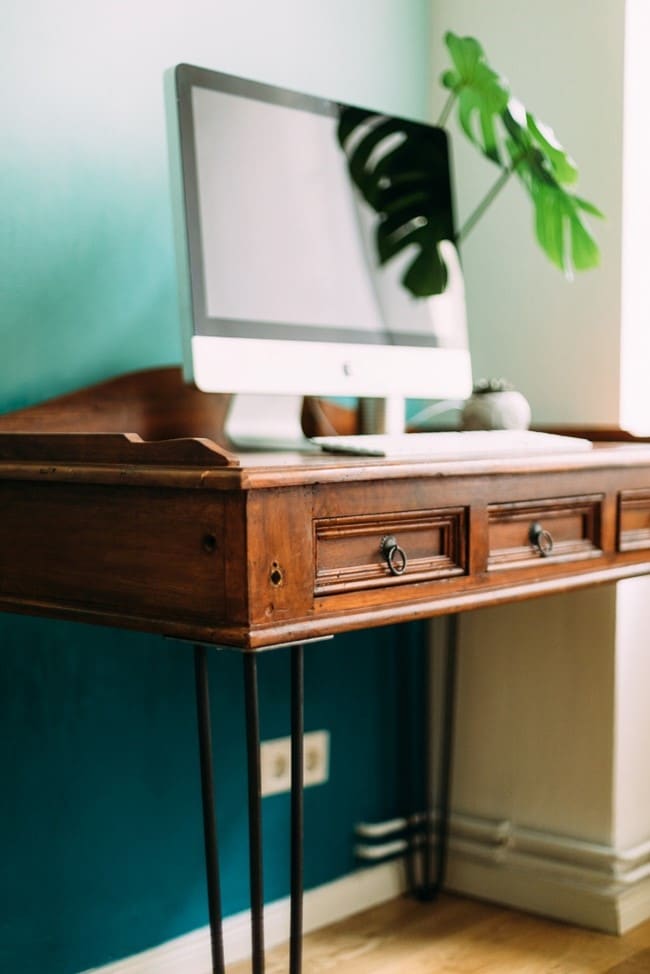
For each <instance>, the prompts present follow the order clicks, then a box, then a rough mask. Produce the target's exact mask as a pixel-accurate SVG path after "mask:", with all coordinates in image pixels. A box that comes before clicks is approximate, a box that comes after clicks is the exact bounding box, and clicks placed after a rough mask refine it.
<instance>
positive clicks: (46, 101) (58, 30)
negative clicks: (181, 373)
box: [0, 0, 429, 974]
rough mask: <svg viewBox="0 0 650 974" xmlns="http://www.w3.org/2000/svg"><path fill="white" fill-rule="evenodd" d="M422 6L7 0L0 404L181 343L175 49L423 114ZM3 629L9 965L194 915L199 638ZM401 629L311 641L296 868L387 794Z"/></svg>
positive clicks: (223, 826)
mask: <svg viewBox="0 0 650 974" xmlns="http://www.w3.org/2000/svg"><path fill="white" fill-rule="evenodd" d="M428 20H429V12H428V3H427V2H426V0H327V2H325V0H277V2H264V0H256V2H251V0H237V2H219V0H211V2H208V0H184V2H182V3H181V2H174V3H172V2H170V0H160V2H153V0H152V2H145V0H128V2H127V0H111V2H92V0H85V2H84V0H56V2H44V0H43V2H36V0H5V4H4V6H3V11H2V34H1V37H2V40H1V41H0V43H1V44H2V52H1V54H2V56H1V57H0V90H1V91H2V97H0V131H2V136H3V138H2V149H1V152H0V212H1V213H2V219H1V221H0V267H1V268H2V270H1V273H0V341H1V343H2V355H1V356H0V411H2V410H8V409H10V408H12V407H15V406H19V405H23V404H27V403H32V402H36V401H39V400H42V399H45V398H48V397H50V396H53V395H55V394H57V393H60V392H63V391H66V390H69V389H73V388H77V387H79V386H82V385H85V384H87V383H90V382H92V381H95V380H99V379H101V378H103V377H105V376H109V375H114V374H117V373H120V372H123V371H126V370H130V369H135V368H139V367H143V366H151V365H155V364H159V363H173V362H177V361H178V360H179V356H180V342H179V338H178V334H177V313H176V298H175V283H174V270H173V255H172V239H171V221H170V214H169V205H168V199H167V168H166V148H165V137H164V126H163V99H162V72H163V69H164V68H166V67H168V66H169V65H172V64H174V63H176V62H178V61H189V62H194V63H198V64H203V65H206V66H210V67H215V68H218V69H221V70H224V71H230V72H233V73H237V74H241V75H246V76H250V77H254V78H258V79H262V80H265V81H269V82H276V83H281V84H285V85H288V86H293V87H295V88H299V89H302V90H307V91H311V92H315V93H317V94H321V95H326V96H332V97H334V98H341V99H345V100H348V101H352V102H357V103H360V104H364V105H368V106H370V107H377V108H385V109H390V110H393V111H396V112H401V113H403V114H407V115H411V116H415V117H418V116H419V117H424V116H426V110H427V99H428V76H429V74H428V73H429V52H428V48H429V37H428ZM260 159H261V164H263V146H261V147H260ZM409 638H410V637H409ZM0 646H1V647H2V648H1V650H0V768H2V773H3V788H2V795H3V797H2V799H0V832H1V833H2V835H3V868H2V870H0V970H1V971H3V972H5V971H6V972H7V974H76V972H78V971H80V970H82V969H85V968H89V967H91V966H96V965H100V964H104V963H106V962H108V961H109V960H112V959H115V958H117V957H120V956H125V955H128V954H131V953H133V952H135V951H137V950H142V949H145V948H146V947H149V946H153V945H155V944H157V943H160V942H163V941H165V940H167V939H169V938H171V937H173V936H176V935H179V934H181V933H184V932H187V931H189V930H192V929H194V928H196V927H199V926H202V925H203V924H205V923H206V922H207V909H206V894H205V879H204V875H203V867H202V861H201V857H202V838H201V828H200V809H199V796H198V777H197V759H196V751H195V741H194V733H195V713H194V702H193V688H192V681H193V677H192V659H191V653H190V652H189V651H188V649H187V647H185V646H182V645H181V644H175V643H170V642H167V641H165V640H163V639H161V638H159V637H155V636H148V635H142V634H135V633H116V632H113V631H111V630H109V629H101V628H92V627H89V626H75V625H73V624H68V623H61V622H50V621H47V620H31V619H21V618H16V617H2V618H0ZM394 653H395V639H394V636H393V633H392V631H391V630H383V631H378V632H377V633H375V634H368V635H363V634H361V635H358V636H350V637H341V638H338V639H337V640H335V641H334V643H333V644H328V645H327V647H326V649H323V647H319V646H314V647H311V649H310V652H309V653H308V655H307V659H306V685H307V695H306V696H307V699H306V707H307V711H306V723H307V727H308V729H315V728H318V727H327V728H329V729H330V731H331V735H332V737H331V746H332V753H331V762H332V764H331V780H330V783H329V784H328V785H326V786H321V787H320V788H318V789H311V790H310V792H308V795H307V797H306V827H307V835H308V837H309V836H311V837H312V838H311V842H310V846H309V848H310V853H309V854H308V856H307V862H306V879H307V883H308V884H309V885H315V884H318V883H322V882H326V881H327V880H329V879H333V878H335V877H336V876H340V875H342V874H344V873H346V872H348V871H349V870H350V869H351V868H352V867H353V864H354V862H353V856H352V829H353V826H354V824H355V822H356V821H357V820H359V819H362V818H363V819H372V818H385V817H389V816H391V815H393V814H395V812H396V794H397V792H398V789H397V787H396V778H397V775H398V773H399V762H398V761H397V759H396V757H395V741H396V723H397V722H396V718H395V696H394V688H395V683H396V680H397V672H396V669H395V663H396V661H395V656H394ZM406 655H407V657H408V656H409V654H408V653H407V654H406ZM210 666H211V674H212V680H213V683H212V685H213V715H214V719H215V737H216V740H217V741H218V742H219V743H220V746H219V748H218V750H219V755H218V758H217V769H216V770H217V780H218V782H219V791H218V806H219V826H220V833H221V839H222V867H223V874H224V877H223V878H224V890H223V892H224V903H225V909H226V912H228V913H231V912H234V911H237V910H241V909H244V908H245V907H246V905H247V880H246V853H245V839H246V822H245V816H243V814H242V805H243V801H244V796H245V789H244V782H243V775H242V767H243V764H244V755H243V750H242V748H243V733H242V731H243V723H242V714H241V685H242V679H241V667H240V660H239V658H238V657H237V655H235V654H232V653H220V654H216V653H215V654H212V657H211V661H210ZM343 671H345V673H346V680H345V683H344V684H343V683H342V681H341V679H340V674H341V673H342V672H343ZM260 676H261V705H262V731H263V735H264V736H265V737H276V736H281V735H283V734H285V733H288V709H289V704H288V697H287V693H286V687H287V682H288V673H287V660H286V654H282V653H278V654H269V655H265V656H264V658H263V660H262V662H261V674H260ZM224 742H226V744H227V746H226V747H224V746H223V743H224ZM402 810H403V809H402ZM287 818H288V803H287V801H286V796H280V797H278V798H277V799H268V800H267V801H266V802H265V829H266V834H267V838H268V839H269V856H268V861H267V863H266V893H267V896H268V897H269V898H277V897H278V896H282V895H285V894H286V892H287V888H288V874H287V872H288V871H287V864H286V863H287V860H286V854H287V841H288V832H287ZM314 836H317V837H318V838H317V840H316V841H314Z"/></svg>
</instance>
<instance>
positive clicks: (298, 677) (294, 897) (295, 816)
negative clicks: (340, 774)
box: [289, 645, 305, 974]
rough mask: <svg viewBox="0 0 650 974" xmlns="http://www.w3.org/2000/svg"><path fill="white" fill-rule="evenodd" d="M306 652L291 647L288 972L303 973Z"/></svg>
mask: <svg viewBox="0 0 650 974" xmlns="http://www.w3.org/2000/svg"><path fill="white" fill-rule="evenodd" d="M304 701H305V686H304V649H303V647H302V646H301V645H297V646H292V647H291V930H290V938H289V972H290V974H300V972H301V970H302V900H303V868H304V861H303V837H304V801H303V798H304V796H303V784H304V782H303V750H304V748H303V733H304Z"/></svg>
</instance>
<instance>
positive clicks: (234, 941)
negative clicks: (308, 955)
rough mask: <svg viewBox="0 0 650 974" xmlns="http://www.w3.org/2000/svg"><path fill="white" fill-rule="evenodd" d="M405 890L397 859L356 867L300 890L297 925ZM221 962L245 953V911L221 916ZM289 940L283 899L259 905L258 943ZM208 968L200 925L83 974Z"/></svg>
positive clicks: (320, 923) (312, 924) (198, 973)
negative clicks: (301, 899)
mask: <svg viewBox="0 0 650 974" xmlns="http://www.w3.org/2000/svg"><path fill="white" fill-rule="evenodd" d="M405 889H406V881H405V876H404V869H403V866H402V864H401V863H400V862H390V863H384V864H382V865H380V866H373V867H372V868H370V869H359V870H357V871H356V872H354V873H350V874H349V875H348V876H344V877H343V878H342V879H337V880H335V881H334V882H332V883H326V884H325V885H324V886H319V887H317V888H316V889H311V890H308V891H307V892H306V893H305V898H304V904H303V926H304V931H305V933H308V932H309V931H311V930H317V929H318V928H319V927H324V926H327V925H328V924H330V923H336V921H337V920H341V919H343V917H346V916H351V915H352V914H353V913H359V912H361V911H362V910H367V909H370V908H371V907H373V906H378V905H379V904H380V903H385V902H386V901H387V900H392V899H394V898H395V897H396V896H399V895H400V894H401V893H403V892H404V891H405ZM223 937H224V954H225V958H226V963H227V964H229V963H233V962H234V961H237V960H241V959H243V958H245V957H249V956H250V952H251V946H250V912H249V911H248V910H246V911H245V912H243V913H237V914H235V915H234V916H231V917H227V918H226V919H225V920H224V924H223ZM288 939H289V898H288V897H287V898H286V899H282V900H277V901H276V902H275V903H270V904H268V906H266V907H265V909H264V941H265V945H266V946H267V947H274V946H276V945H277V944H281V943H284V942H285V941H287V940H288ZM210 970H211V958H210V931H209V928H208V927H201V928H200V929H199V930H193V931H192V932H191V933H188V934H185V935H184V936H182V937H176V938H175V939H174V940H170V941H169V942H168V943H165V944H161V945H160V946H159V947H153V948H152V949H151V950H145V951H143V952H142V953H139V954H134V955H133V956H131V957H126V958H124V959H123V960H118V961H115V962H114V963H112V964H106V965H105V966H103V967H94V968H92V971H86V972H85V974H178V972H179V971H182V972H183V974H209V971H210Z"/></svg>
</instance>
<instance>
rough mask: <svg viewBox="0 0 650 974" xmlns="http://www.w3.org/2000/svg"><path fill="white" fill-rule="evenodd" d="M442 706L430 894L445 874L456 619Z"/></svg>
mask: <svg viewBox="0 0 650 974" xmlns="http://www.w3.org/2000/svg"><path fill="white" fill-rule="evenodd" d="M447 625H448V629H447V645H446V654H445V655H446V660H445V677H444V679H445V684H444V694H443V695H444V703H443V717H442V740H441V756H440V782H439V789H440V819H439V822H438V859H437V869H436V876H435V880H434V886H433V888H434V895H436V894H437V893H438V892H439V891H440V890H441V889H442V886H443V883H444V881H445V875H446V871H447V854H448V851H449V850H448V841H449V815H450V811H451V759H452V749H453V744H454V704H455V699H456V659H457V650H458V616H457V615H452V616H449V618H448V620H447Z"/></svg>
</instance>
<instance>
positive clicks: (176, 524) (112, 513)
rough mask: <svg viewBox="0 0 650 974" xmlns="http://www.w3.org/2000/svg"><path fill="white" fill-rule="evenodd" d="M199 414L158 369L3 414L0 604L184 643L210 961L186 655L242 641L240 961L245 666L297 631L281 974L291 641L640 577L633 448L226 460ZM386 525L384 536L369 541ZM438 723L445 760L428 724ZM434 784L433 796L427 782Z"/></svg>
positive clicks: (256, 839)
mask: <svg viewBox="0 0 650 974" xmlns="http://www.w3.org/2000/svg"><path fill="white" fill-rule="evenodd" d="M221 408H222V404H221V402H220V401H217V400H211V399H210V397H204V396H201V395H200V394H196V393H194V392H193V391H192V390H185V389H184V387H182V385H181V383H180V377H179V376H178V374H177V373H176V371H175V370H165V371H163V372H157V373H150V374H148V375H147V374H145V375H142V376H138V377H130V378H127V379H123V380H116V381H114V382H112V383H109V384H107V385H105V386H103V387H100V388H99V389H95V390H91V391H90V392H86V393H81V394H76V395H73V396H70V397H66V398H64V399H62V400H60V401H59V402H57V403H54V404H46V405H45V406H41V407H36V408H34V409H31V410H25V411H23V412H21V413H15V414H13V415H12V416H9V417H3V419H2V422H1V424H0V428H1V429H2V430H4V432H1V433H0V503H1V505H2V510H3V512H4V517H3V518H2V521H1V522H0V608H1V609H3V610H6V611H11V612H22V613H28V614H33V615H46V616H56V617H62V618H68V619H77V620H80V621H84V622H95V623H102V624H109V625H114V626H122V627H127V628H133V629H142V630H147V631H152V632H158V633H164V634H165V635H168V636H172V637H176V638H181V639H186V640H190V641H192V642H193V643H194V644H195V646H196V648H195V660H196V674H197V700H198V705H199V730H200V743H201V755H202V770H203V797H204V815H205V821H206V858H207V863H208V882H209V899H210V918H211V927H212V932H213V945H214V946H213V958H214V961H213V963H214V970H215V971H222V970H223V958H222V948H221V944H220V927H221V916H220V902H219V890H218V862H217V843H216V829H215V825H214V807H213V804H212V794H213V783H212V779H211V750H210V748H211V742H210V726H209V715H208V707H207V699H208V698H207V672H206V668H205V646H206V644H207V645H221V646H233V647H237V648H239V649H241V650H243V651H244V665H245V673H246V687H247V714H248V727H249V785H250V792H249V799H250V803H249V812H250V821H251V836H250V837H251V848H252V849H253V851H254V854H253V855H252V857H251V859H252V872H251V884H252V888H253V893H252V900H253V908H252V910H253V932H254V938H253V939H254V970H255V971H256V972H257V971H261V970H263V937H262V900H263V896H262V881H261V832H260V810H259V723H258V718H257V686H256V671H255V659H256V656H257V651H258V650H263V649H268V648H271V647H276V646H281V645H287V644H298V645H297V648H296V649H295V650H294V652H293V692H292V736H293V741H294V747H293V759H292V760H293V769H294V774H293V780H294V789H293V793H292V814H293V828H292V836H293V869H292V903H293V907H292V959H291V971H292V972H293V974H296V972H297V971H299V969H300V949H299V944H300V934H301V913H300V908H301V894H302V885H301V884H302V852H301V837H302V803H301V791H302V789H301V783H302V777H301V775H302V666H303V657H302V649H301V644H302V643H303V642H304V641H305V640H308V639H314V638H323V637H326V636H330V635H333V634H336V633H339V632H347V631H350V630H354V629H362V628H368V627H370V626H377V625H384V624H388V623H394V622H401V621H406V620H413V619H423V618H429V617H432V616H436V615H440V614H449V613H452V614H453V613H458V612H460V611H462V610H465V609H471V608H476V607H478V606H483V605H493V604H496V603H499V602H508V601H513V600H517V599H525V598H530V597H533V596H538V595H543V594H546V593H550V592H558V591H565V590H569V589H572V588H577V587H582V586H587V585H594V584H598V583H603V582H611V581H615V580H617V579H621V578H626V577H629V576H633V575H640V574H645V573H648V572H650V446H645V445H638V444H622V445H621V444H619V445H611V444H609V445H607V444H598V445H596V446H594V448H593V450H592V451H590V452H587V453H584V452H576V453H571V454H566V455H562V456H544V457H534V458H521V459H516V460H498V461H464V462H447V463H431V462H427V461H424V460H419V461H408V462H407V461H391V460H375V459H358V458H345V459H344V458H333V457H328V456H324V455H321V454H320V453H317V452H314V453H312V454H299V453H295V454H293V453H269V454H251V455H240V456H235V455H234V454H232V453H230V452H229V451H228V450H227V449H225V448H224V447H223V446H220V445H218V444H217V443H215V442H213V441H212V440H211V439H210V438H209V436H210V434H211V431H212V430H213V429H215V430H216V429H217V428H218V426H219V424H218V422H217V420H218V416H217V413H218V412H219V410H220V409H221ZM73 430H74V432H72V431H73ZM122 430H124V431H129V430H133V432H132V433H129V434H128V435H127V433H125V432H121V431H122ZM201 433H203V434H204V437H207V438H201V436H200V434H201ZM172 436H176V437H179V438H175V439H173V438H170V437H172ZM155 437H157V438H155ZM387 537H392V538H393V539H394V540H393V541H392V542H391V543H389V544H388V545H386V543H385V541H384V539H385V538H387ZM452 694H453V684H451V683H450V685H449V695H450V698H451V695H452ZM448 731H449V733H448V735H447V739H446V744H445V746H446V749H447V750H446V753H447V755H448V754H449V747H450V739H451V727H450V723H449V727H448ZM444 764H445V762H443V765H444ZM447 771H448V769H447ZM443 774H446V772H443ZM443 784H444V786H445V788H446V789H447V794H448V774H447V775H446V778H445V782H443ZM443 811H444V810H443ZM443 819H445V821H446V811H445V814H444V815H443ZM444 828H445V824H444V823H443V839H444ZM255 850H257V852H256V853H255ZM440 875H441V874H440ZM439 878H440V877H439Z"/></svg>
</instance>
